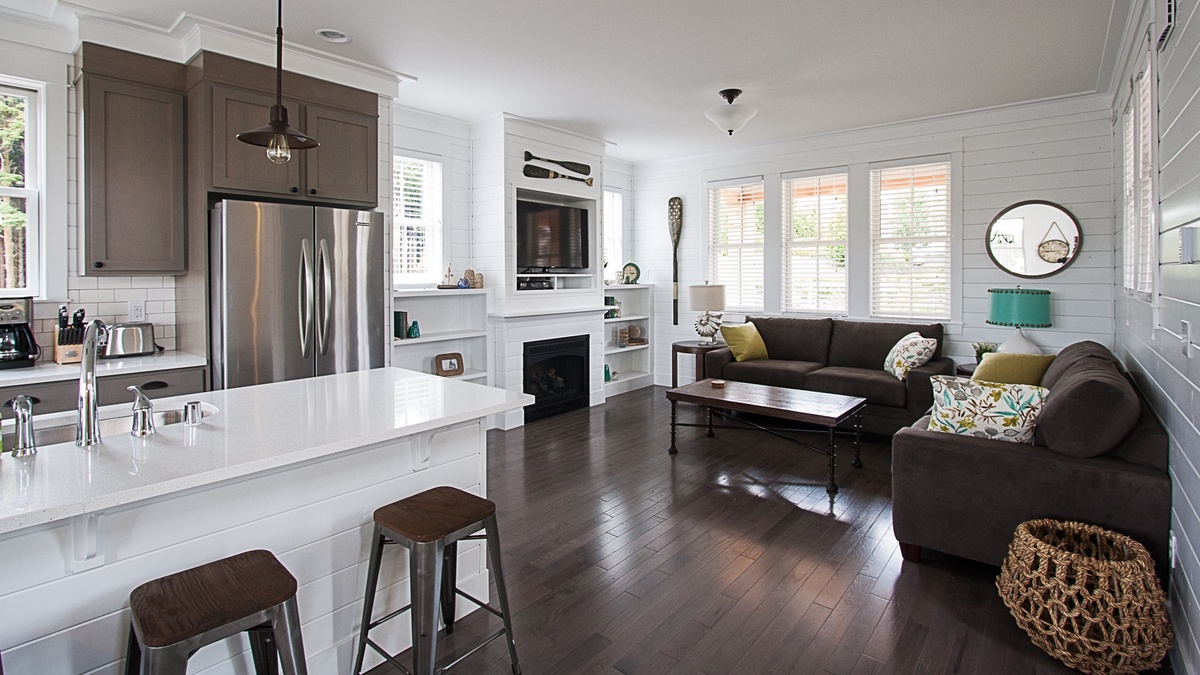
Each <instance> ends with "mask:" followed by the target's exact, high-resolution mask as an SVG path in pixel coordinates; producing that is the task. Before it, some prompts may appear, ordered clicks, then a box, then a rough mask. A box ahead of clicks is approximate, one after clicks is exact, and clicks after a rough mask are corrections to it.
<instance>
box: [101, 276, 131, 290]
mask: <svg viewBox="0 0 1200 675" xmlns="http://www.w3.org/2000/svg"><path fill="white" fill-rule="evenodd" d="M97 282H98V283H99V284H100V288H133V279H132V278H131V277H99V278H98V279H97Z"/></svg>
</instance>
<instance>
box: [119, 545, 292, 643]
mask: <svg viewBox="0 0 1200 675" xmlns="http://www.w3.org/2000/svg"><path fill="white" fill-rule="evenodd" d="M295 594H296V578H295V577H293V576H292V575H291V573H290V572H288V571H287V568H286V567H284V566H283V565H282V564H281V563H280V562H279V561H278V560H276V558H275V556H273V555H271V553H270V552H269V551H247V552H245V553H239V554H238V555H235V556H232V557H229V558H225V559H224V560H217V561H215V562H210V563H208V564H205V565H200V566H199V567H193V568H191V569H189V570H184V571H182V572H176V573H175V574H172V575H169V576H165V577H162V578H160V579H155V580H154V581H150V582H147V583H144V584H142V585H141V586H138V587H137V588H135V589H134V590H133V592H132V593H130V594H129V606H130V608H131V609H132V610H133V614H134V616H135V617H136V620H137V625H138V628H139V629H140V635H139V637H140V638H141V641H142V645H144V646H147V647H165V646H167V645H170V644H174V643H176V642H182V641H183V640H186V639H188V638H191V637H194V636H196V635H200V634H202V633H207V632H208V631H210V630H213V629H214V628H218V627H220V626H224V625H225V624H228V623H232V622H233V621H236V620H237V619H240V618H242V617H246V616H250V615H252V614H257V613H258V612H261V611H264V610H266V609H270V608H271V607H274V606H275V605H279V604H282V603H283V601H284V600H287V599H288V598H290V597H292V596H294V595H295Z"/></svg>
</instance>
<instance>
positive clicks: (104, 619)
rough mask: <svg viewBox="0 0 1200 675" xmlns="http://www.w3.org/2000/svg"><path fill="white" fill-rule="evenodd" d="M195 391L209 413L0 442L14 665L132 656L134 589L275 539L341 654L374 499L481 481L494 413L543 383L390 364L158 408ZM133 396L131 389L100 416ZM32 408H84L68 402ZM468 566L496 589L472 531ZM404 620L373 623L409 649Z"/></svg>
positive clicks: (1, 539) (384, 592) (233, 656)
mask: <svg viewBox="0 0 1200 675" xmlns="http://www.w3.org/2000/svg"><path fill="white" fill-rule="evenodd" d="M187 400H199V401H202V402H203V403H204V404H205V409H206V410H207V411H208V413H209V414H208V415H206V417H205V418H204V422H203V424H201V425H200V426H198V427H185V426H184V425H182V424H172V425H165V426H160V427H159V429H158V432H157V433H156V434H154V435H153V436H150V437H148V438H147V439H135V438H133V437H131V436H129V434H128V433H118V434H112V433H110V434H108V435H107V436H106V437H105V439H104V442H103V443H102V445H101V446H99V447H97V448H94V449H91V450H83V449H81V448H77V447H75V446H74V445H72V444H64V445H54V446H49V447H42V448H39V451H38V454H37V455H36V456H34V457H33V458H31V460H32V461H30V460H29V459H18V458H14V457H12V456H11V454H5V455H4V456H3V457H2V458H0V616H4V617H6V620H5V621H4V622H3V625H2V626H0V649H2V650H3V659H4V666H5V670H6V672H10V673H14V674H17V675H19V674H20V673H46V674H57V673H63V674H67V673H90V672H96V673H117V672H121V669H122V667H123V657H124V648H125V641H126V637H127V635H128V630H129V627H128V623H129V614H128V595H129V591H130V590H132V589H133V588H134V587H135V586H137V585H139V584H141V583H143V582H145V581H148V580H150V579H153V578H156V577H159V576H162V575H165V574H169V573H172V572H175V571H178V570H181V569H184V568H187V567H191V566H194V565H198V564H202V563H205V562H209V561H212V560H216V559H218V558H221V557H224V556H227V555H231V554H233V553H237V552H240V551H244V550H249V549H254V548H265V549H268V550H270V551H272V552H274V553H275V554H276V555H277V556H278V557H279V559H280V560H281V561H282V562H283V563H284V565H286V566H287V567H288V569H289V570H291V572H292V574H293V575H295V576H296V578H297V580H298V581H299V584H300V589H299V603H300V616H301V620H302V623H303V634H304V641H305V651H306V654H307V658H308V664H309V672H311V673H314V675H317V674H322V673H329V674H330V675H333V674H335V673H338V674H340V673H345V672H348V671H349V669H350V667H351V665H352V661H353V655H354V648H355V645H354V636H355V635H356V632H357V624H358V621H359V613H360V612H361V605H360V604H359V603H360V602H361V598H362V593H363V585H364V578H365V569H366V565H365V564H364V563H365V560H366V557H367V551H368V546H369V534H370V528H369V523H370V521H371V513H372V512H373V511H374V510H375V509H376V508H378V507H379V506H382V505H384V504H387V503H389V502H392V501H395V500H397V499H400V498H403V497H405V496H408V495H411V494H414V493H416V492H419V491H421V490H424V489H426V488H429V487H433V486H435V485H453V486H455V487H459V488H462V489H464V490H467V491H470V492H473V493H475V494H480V495H486V494H487V474H486V436H485V430H486V428H487V417H488V416H489V415H493V414H497V413H503V412H507V411H510V410H515V409H519V408H520V407H522V406H524V405H527V404H529V403H531V402H532V397H529V396H527V395H523V394H514V393H511V392H506V391H503V390H500V389H493V388H489V387H483V386H480V385H475V384H470V383H467V382H460V381H455V380H450V379H447V378H440V377H435V376H432V375H425V374H422V373H416V372H412V371H406V370H401V369H395V368H382V369H376V370H369V371H361V372H355V373H346V374H340V375H330V376H325V377H319V378H312V379H305V380H294V381H290V382H279V383H274V384H267V385H261V386H255V387H244V388H239V389H231V390H226V391H217V392H208V393H204V394H195V395H190V396H184V397H176V398H171V399H160V400H158V401H156V402H155V409H156V410H167V409H178V408H181V407H182V406H183V403H184V401H187ZM101 403H102V404H103V401H101ZM128 413H129V407H128V405H120V406H112V407H106V408H102V413H101V416H102V417H105V416H116V415H127V414H128ZM64 418H65V419H64ZM34 421H35V425H54V424H58V423H63V422H66V423H70V424H73V423H74V413H60V414H52V415H43V416H37V417H35V420H34ZM501 529H503V523H501ZM395 549H396V550H393V551H389V555H387V556H385V559H384V565H385V568H384V575H383V576H382V577H381V583H380V591H379V600H378V602H379V603H380V605H381V607H400V606H402V605H404V604H406V603H407V595H408V584H407V573H406V570H405V569H404V567H403V552H402V550H400V548H399V547H395ZM459 580H460V583H461V584H462V585H463V588H464V590H467V591H468V592H470V593H472V594H479V595H482V596H486V595H487V583H488V578H487V569H486V566H485V563H484V555H483V549H482V548H481V547H480V546H479V545H478V544H472V545H470V546H465V545H464V546H462V547H460V552H459ZM459 605H460V611H465V610H468V609H472V608H473V607H472V606H471V605H470V603H459ZM393 623H394V624H396V626H395V627H394V628H392V630H391V632H390V633H388V632H381V634H380V638H382V639H383V640H384V641H385V644H387V646H388V648H389V649H396V650H398V649H402V648H404V647H406V646H407V645H408V643H409V638H408V633H407V631H408V624H407V623H406V622H404V621H396V622H393ZM373 636H374V634H373ZM189 672H193V673H197V672H206V673H208V672H211V673H214V674H216V673H245V672H252V668H251V667H250V666H249V654H248V645H247V643H246V641H245V638H244V637H242V638H238V639H233V640H227V641H225V642H223V643H219V644H217V645H213V646H210V647H206V648H204V649H202V650H200V652H198V653H197V654H196V655H195V656H194V657H193V658H192V661H191V663H190V668H189Z"/></svg>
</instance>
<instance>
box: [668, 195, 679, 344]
mask: <svg viewBox="0 0 1200 675" xmlns="http://www.w3.org/2000/svg"><path fill="white" fill-rule="evenodd" d="M667 227H668V228H670V230H671V247H672V250H671V265H672V267H673V268H674V272H673V275H672V277H671V303H672V308H671V324H672V325H675V326H678V325H679V234H680V232H682V231H683V200H682V199H680V198H679V197H671V198H670V199H668V200H667Z"/></svg>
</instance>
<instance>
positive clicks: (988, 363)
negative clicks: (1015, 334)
mask: <svg viewBox="0 0 1200 675" xmlns="http://www.w3.org/2000/svg"><path fill="white" fill-rule="evenodd" d="M1053 360H1054V355H1053V354H1046V355H1042V354H999V353H995V352H993V353H990V354H984V355H983V360H982V361H980V362H979V365H978V366H976V367H975V373H974V374H972V375H971V379H972V380H975V381H976V382H1000V383H1002V384H1032V385H1038V384H1041V383H1042V376H1043V375H1045V374H1046V369H1047V368H1049V367H1050V362H1052V361H1053Z"/></svg>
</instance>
